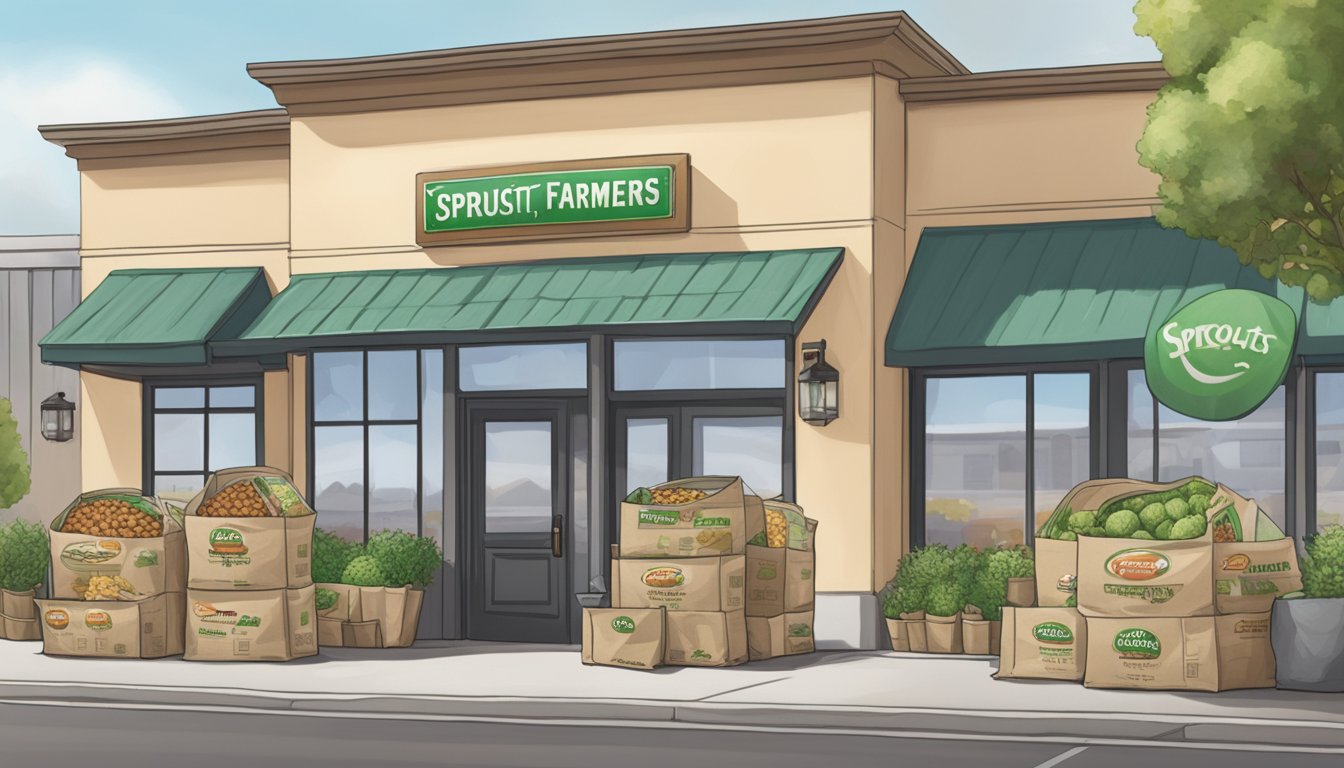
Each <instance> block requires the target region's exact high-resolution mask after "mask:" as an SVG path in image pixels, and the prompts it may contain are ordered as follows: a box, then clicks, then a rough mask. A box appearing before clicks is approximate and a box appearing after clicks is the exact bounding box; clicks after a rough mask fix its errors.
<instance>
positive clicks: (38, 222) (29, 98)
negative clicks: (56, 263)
mask: <svg viewBox="0 0 1344 768" xmlns="http://www.w3.org/2000/svg"><path fill="white" fill-rule="evenodd" d="M4 64H5V62H3V61H0V158H2V159H0V234H53V233H59V234H70V233H76V232H78V231H79V176H78V173H77V171H76V169H75V161H74V160H71V159H70V158H67V157H66V156H65V154H64V153H63V151H62V150H61V149H60V147H57V146H55V145H53V144H48V143H47V142H46V141H44V140H43V139H42V137H41V136H40V135H39V134H38V132H37V126H38V125H42V124H52V123H83V122H98V121H105V120H146V119H153V118H159V117H175V116H180V115H182V114H184V110H183V108H182V106H181V105H180V104H179V103H178V102H177V101H175V100H174V99H173V98H172V96H170V95H169V94H168V93H167V91H165V90H164V89H163V88H162V87H160V86H159V85H157V84H155V83H154V82H153V81H152V80H151V79H149V78H147V77H144V76H142V75H140V74H138V73H136V72H134V71H132V70H131V69H130V68H128V67H126V66H124V65H122V64H119V63H116V62H113V61H107V60H100V59H89V58H86V59H82V60H81V59H74V60H71V59H69V58H61V59H55V58H47V57H43V58H42V59H41V60H39V61H28V62H25V63H24V64H22V65H11V66H4Z"/></svg>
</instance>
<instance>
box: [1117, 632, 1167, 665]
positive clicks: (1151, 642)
mask: <svg viewBox="0 0 1344 768" xmlns="http://www.w3.org/2000/svg"><path fill="white" fill-rule="evenodd" d="M1111 647H1112V648H1114V649H1115V652H1116V653H1118V654H1120V658H1122V659H1149V660H1150V659H1156V658H1158V657H1159V656H1161V655H1162V641H1161V640H1158V639H1157V635H1154V634H1153V633H1152V632H1149V631H1148V630H1146V629H1140V628H1138V627H1133V628H1130V629H1122V630H1120V631H1119V632H1118V633H1116V635H1115V639H1114V640H1113V641H1111Z"/></svg>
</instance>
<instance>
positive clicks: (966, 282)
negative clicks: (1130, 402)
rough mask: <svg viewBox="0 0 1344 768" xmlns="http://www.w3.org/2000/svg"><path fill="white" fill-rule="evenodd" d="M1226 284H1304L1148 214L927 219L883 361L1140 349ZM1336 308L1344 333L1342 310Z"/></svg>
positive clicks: (1266, 288)
mask: <svg viewBox="0 0 1344 768" xmlns="http://www.w3.org/2000/svg"><path fill="white" fill-rule="evenodd" d="M1221 288H1246V289H1250V290H1256V291H1263V292H1266V293H1271V294H1277V295H1279V296H1280V297H1281V298H1283V299H1284V300H1285V301H1288V303H1289V304H1292V305H1293V306H1294V307H1295V308H1298V309H1299V310H1300V307H1301V305H1302V298H1301V295H1302V294H1301V291H1300V290H1293V289H1286V288H1282V287H1280V286H1278V285H1277V284H1276V283H1274V282H1271V281H1268V280H1265V279H1264V278H1262V277H1260V275H1259V273H1258V272H1256V271H1255V270H1254V269H1253V268H1250V267H1242V266H1241V265H1240V264H1239V263H1238V262H1237V257H1236V255H1235V254H1234V253H1232V252H1231V251H1230V250H1228V249H1226V248H1223V247H1222V246H1220V245H1218V244H1217V243H1216V242H1213V241H1211V240H1195V239H1192V238H1190V237H1188V236H1187V235H1186V234H1185V233H1183V232H1181V231H1179V230H1174V229H1164V228H1163V227H1161V226H1159V225H1158V224H1157V223H1156V222H1155V221H1154V220H1153V219H1150V218H1143V219H1120V220H1111V221H1084V222H1070V223H1058V224H1025V225H1015V226H985V227H955V228H938V229H926V230H924V233H923V235H922V236H921V237H920V240H919V247H918V248H917V249H916V251H915V258H914V262H913V263H912V265H911V267H910V274H909V276H908V277H907V279H906V282H905V287H904V289H903V290H902V293H901V299H900V301H899V302H898V304H897V307H896V314H895V316H894V317H893V318H892V321H891V327H890V329H889V330H888V331H887V342H886V363H887V365H895V366H903V367H913V366H949V365H977V364H989V363H1018V364H1026V363H1043V362H1060V361H1079V360H1098V359H1108V358H1109V359H1113V358H1126V357H1129V358H1138V357H1143V339H1144V338H1145V336H1146V334H1147V333H1148V331H1149V330H1150V329H1152V328H1154V327H1155V326H1156V325H1157V324H1158V323H1161V322H1162V321H1163V320H1165V319H1166V318H1167V317H1168V316H1170V314H1171V313H1172V312H1173V311H1174V310H1175V309H1176V308H1177V307H1178V306H1181V305H1183V304H1185V303H1187V302H1189V301H1192V300H1193V299H1195V298H1197V297H1199V296H1202V295H1204V294H1206V293H1210V292H1212V291H1215V290H1218V289H1221ZM1310 312H1311V311H1310V310H1308V321H1310V319H1311V314H1310ZM1336 314H1337V315H1338V317H1337V323H1338V325H1337V326H1336V327H1337V328H1338V331H1337V332H1339V333H1344V313H1341V312H1340V311H1339V310H1336ZM1332 317H1335V316H1334V315H1332ZM1309 327H1310V323H1309Z"/></svg>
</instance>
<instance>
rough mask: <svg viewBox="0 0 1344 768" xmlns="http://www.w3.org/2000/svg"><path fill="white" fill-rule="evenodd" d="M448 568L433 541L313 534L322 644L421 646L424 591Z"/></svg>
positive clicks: (391, 534)
mask: <svg viewBox="0 0 1344 768" xmlns="http://www.w3.org/2000/svg"><path fill="white" fill-rule="evenodd" d="M442 565H443V550H442V549H440V547H439V545H438V542H436V541H434V539H432V538H429V537H428V536H416V535H415V534H413V533H408V532H406V531H392V530H384V531H378V532H376V533H374V534H373V535H371V536H370V537H369V541H368V543H367V544H360V543H359V542H353V541H347V540H345V539H342V538H340V537H339V536H336V535H335V534H332V533H330V532H328V531H324V530H322V529H317V530H315V531H314V532H313V580H314V581H315V582H317V594H316V596H315V597H314V600H315V602H316V608H317V613H318V618H319V622H318V631H319V644H320V645H329V646H332V645H334V646H352V647H359V648H403V647H406V646H408V645H410V644H411V643H413V642H415V636H416V629H417V627H418V626H419V624H420V612H421V609H422V607H423V605H424V588H425V587H427V586H429V585H430V584H431V583H433V581H434V575H435V574H436V573H438V570H439V568H440V567H441V566H442Z"/></svg>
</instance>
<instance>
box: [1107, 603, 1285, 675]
mask: <svg viewBox="0 0 1344 768" xmlns="http://www.w3.org/2000/svg"><path fill="white" fill-rule="evenodd" d="M1087 623H1088V632H1089V634H1090V635H1091V637H1092V640H1093V643H1092V644H1091V646H1090V647H1089V649H1088V655H1087V676H1086V679H1085V680H1084V682H1083V684H1084V685H1086V686H1087V687H1089V688H1138V689H1143V690H1181V691H1207V692H1217V691H1225V690H1229V689H1235V688H1273V687H1274V685H1275V681H1274V669H1275V666H1274V650H1273V648H1272V646H1271V644H1270V616H1269V614H1268V613H1242V614H1230V615H1227V616H1192V617H1183V618H1150V619H1136V618H1132V617H1131V618H1123V619H1104V618H1089V619H1088V620H1087Z"/></svg>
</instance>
